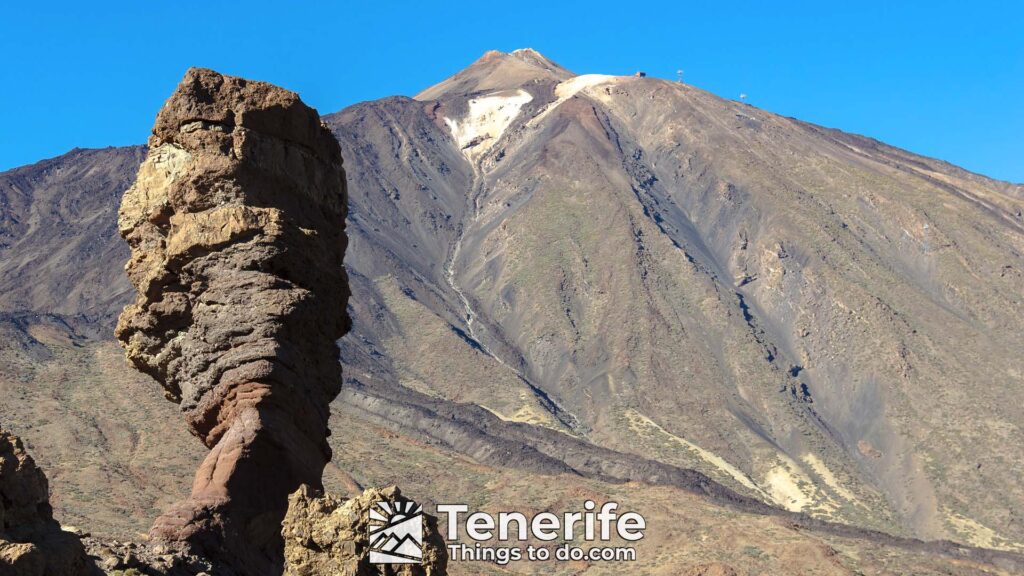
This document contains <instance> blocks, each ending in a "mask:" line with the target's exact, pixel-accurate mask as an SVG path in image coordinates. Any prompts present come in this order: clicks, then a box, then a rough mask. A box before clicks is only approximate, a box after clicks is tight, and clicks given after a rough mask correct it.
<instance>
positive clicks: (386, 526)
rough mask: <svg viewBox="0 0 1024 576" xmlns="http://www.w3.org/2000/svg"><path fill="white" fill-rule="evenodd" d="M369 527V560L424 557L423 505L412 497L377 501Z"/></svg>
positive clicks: (407, 560) (409, 560) (399, 560)
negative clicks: (401, 499) (402, 499)
mask: <svg viewBox="0 0 1024 576" xmlns="http://www.w3.org/2000/svg"><path fill="white" fill-rule="evenodd" d="M367 531H368V532H369V536H370V564H419V563H421V562H422V561H423V507H422V506H420V505H419V504H417V503H415V502H413V501H412V500H406V501H404V502H383V501H382V502H377V503H376V504H374V506H373V507H372V508H370V522H369V525H368V526H367Z"/></svg>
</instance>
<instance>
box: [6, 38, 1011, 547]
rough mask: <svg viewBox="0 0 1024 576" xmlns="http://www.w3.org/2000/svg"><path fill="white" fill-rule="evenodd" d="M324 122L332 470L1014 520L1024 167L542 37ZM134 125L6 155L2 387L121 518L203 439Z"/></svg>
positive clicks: (97, 498) (955, 522) (738, 503)
mask: <svg viewBox="0 0 1024 576" xmlns="http://www.w3.org/2000/svg"><path fill="white" fill-rule="evenodd" d="M323 120H324V122H325V123H326V124H327V125H328V126H329V127H330V128H331V130H332V131H333V132H334V134H335V135H336V137H337V139H338V141H339V143H340V144H341V148H342V156H343V157H344V158H345V163H346V166H345V169H346V172H347V174H348V178H349V193H350V207H349V216H348V234H349V236H350V246H349V251H348V254H347V257H346V268H347V270H348V273H349V276H350V281H351V286H352V292H353V296H352V298H351V300H350V314H351V316H352V319H353V330H352V332H351V333H350V334H349V335H348V336H346V337H345V338H344V339H343V340H342V341H341V345H342V358H341V361H342V363H343V364H344V365H345V376H346V383H345V387H344V389H343V391H342V394H341V396H340V397H339V399H338V400H337V401H336V402H335V404H334V409H335V418H336V419H340V422H332V424H331V428H332V429H333V430H335V436H334V437H333V438H332V445H333V446H334V449H335V450H334V451H335V454H336V456H335V461H334V462H333V463H332V464H331V466H330V467H329V470H328V473H329V475H330V476H329V478H328V480H329V481H333V482H334V483H335V484H337V485H343V486H345V485H347V486H350V487H354V486H356V485H357V484H360V483H363V484H365V483H373V484H378V485H379V484H385V483H388V482H397V483H400V484H401V485H402V486H403V488H404V489H405V492H407V493H409V494H415V493H416V490H415V489H414V488H415V487H417V486H421V487H422V490H421V492H422V493H423V495H424V496H423V497H424V498H436V499H438V500H443V499H444V498H445V497H452V498H454V497H455V496H462V495H465V494H467V493H472V492H473V491H476V490H481V489H482V490H484V491H486V492H488V493H489V494H490V497H492V498H495V500H494V501H495V502H498V503H499V504H500V503H501V502H502V500H500V499H498V498H499V495H500V494H505V495H506V496H505V499H506V500H507V499H508V498H510V496H508V494H509V492H507V491H508V490H512V488H509V487H508V486H510V485H515V484H516V483H517V482H519V483H521V485H520V486H519V488H518V490H520V491H521V493H520V492H514V493H515V494H517V495H518V496H517V497H518V498H519V500H517V501H521V502H531V500H530V499H529V498H527V495H528V494H532V495H533V502H534V503H533V505H535V506H538V507H543V506H544V505H549V504H551V501H550V500H549V499H548V500H545V499H544V497H543V492H542V493H540V494H536V493H533V490H534V489H530V488H527V487H525V486H526V485H531V483H532V485H533V486H536V487H538V488H536V489H540V488H539V487H540V486H548V487H550V486H551V485H552V484H551V483H552V482H553V480H551V479H553V478H560V479H563V480H560V481H559V482H567V483H568V484H567V485H571V486H576V487H577V488H576V490H577V492H578V493H580V494H582V493H587V492H588V491H598V492H601V491H604V493H605V494H615V493H620V492H621V491H625V492H631V493H632V494H633V496H632V497H633V498H634V499H639V500H643V499H644V498H648V500H649V501H650V500H651V499H654V500H658V501H659V502H661V501H662V500H659V498H669V496H666V495H665V494H666V493H661V492H658V491H659V490H669V491H671V490H675V491H679V493H683V492H696V493H698V494H700V497H699V498H698V500H695V501H693V502H698V501H699V502H700V503H699V504H694V503H693V502H691V501H690V500H686V502H690V504H685V505H684V506H683V507H684V508H686V509H688V510H691V511H693V510H695V509H696V508H700V510H701V512H700V513H698V512H692V513H693V514H695V515H696V517H700V518H704V519H707V518H708V517H713V516H715V515H716V514H718V512H714V510H740V511H741V512H742V513H743V514H754V515H758V517H760V516H761V515H764V514H767V515H768V516H767V517H771V516H772V514H775V513H774V512H772V511H771V510H784V511H788V512H791V513H796V514H790V515H783V516H779V517H782V518H789V519H790V520H792V521H795V522H798V523H804V525H808V526H818V527H820V526H825V528H824V530H825V531H826V532H827V533H831V534H834V533H836V529H835V526H836V525H845V526H853V527H857V529H860V530H865V529H871V530H877V531H881V532H884V533H887V534H890V535H893V536H896V537H913V538H920V539H925V540H935V539H949V540H953V541H956V542H960V543H964V544H970V545H974V546H980V547H985V548H994V549H1003V550H1010V551H1013V550H1017V551H1020V550H1024V544H1022V543H1024V517H1022V514H1024V512H1022V510H1024V486H1022V485H1021V484H1020V482H1019V478H1021V477H1022V476H1024V429H1022V427H1021V423H1022V422H1024V334H1022V333H1021V331H1020V328H1019V327H1020V326H1021V322H1022V320H1024V282H1022V280H1024V277H1022V270H1024V186H1021V185H1015V184H1010V183H1006V182H1000V181H996V180H992V179H989V178H986V177H983V176H980V175H977V174H972V173H970V172H967V171H965V170H962V169H960V168H957V167H955V166H952V165H950V164H947V163H945V162H941V161H938V160H933V159H929V158H924V157H921V156H917V155H914V154H912V153H909V152H906V151H903V150H899V149H896V148H893V147H890V146H887V145H885V144H883V143H881V142H878V141H875V140H872V139H869V138H865V137H862V136H856V135H851V134H847V133H844V132H840V131H837V130H832V129H827V128H822V127H819V126H815V125H812V124H807V123H805V122H801V121H799V120H795V119H791V118H785V117H781V116H778V115H775V114H772V113H769V112H766V111H764V110H760V109H758V108H755V107H752V106H749V105H747V104H744V103H740V102H734V101H730V100H725V99H722V98H719V97H717V96H714V95H712V94H709V93H707V92H704V91H702V90H699V89H697V88H695V87H693V86H690V85H687V84H682V83H678V82H669V81H665V80H660V79H655V78H641V77H636V76H609V75H601V74H585V75H576V74H574V73H572V72H569V71H568V70H566V69H564V68H562V67H561V66H559V65H557V64H556V63H554V62H552V61H551V60H548V59H547V58H545V57H544V56H542V55H541V54H539V53H537V52H535V51H533V50H517V51H515V52H512V53H509V54H505V53H501V52H493V51H492V52H488V53H487V54H485V55H484V56H483V57H481V58H480V59H479V60H477V61H476V62H475V63H473V64H472V65H471V66H469V67H468V68H466V69H465V70H463V71H462V72H459V73H458V74H456V75H455V76H453V77H451V78H449V79H447V80H445V81H443V82H441V83H440V84H437V85H435V86H433V87H430V88H428V89H426V90H424V91H423V92H421V93H420V94H418V95H417V96H416V97H415V98H407V97H391V98H385V99H382V100H377V101H372V102H364V103H360V104H357V105H354V106H351V107H349V108H346V109H345V110H342V111H341V112H338V113H336V114H330V115H327V116H325V117H324V118H323ZM144 154H145V151H144V150H143V149H142V148H138V147H134V148H118V149H105V150H76V151H73V152H71V153H69V154H67V155H65V156H62V157H60V158H55V159H52V160H46V161H43V162H40V163H38V164H35V165H32V166H27V167H23V168H18V169H15V170H11V171H9V172H6V173H3V174H0V286H2V287H3V290H2V292H0V310H2V313H3V325H2V327H0V328H2V329H3V330H4V331H5V333H6V334H7V337H6V338H5V339H4V341H3V342H4V343H3V344H2V345H0V346H2V348H3V351H2V354H3V357H4V358H5V362H4V365H3V366H4V367H3V368H2V370H0V390H3V394H2V396H0V419H2V420H3V421H4V422H5V424H6V425H7V426H8V427H9V428H11V429H13V430H14V431H15V432H17V433H18V434H19V435H20V436H22V437H24V438H26V439H28V440H29V441H30V442H31V443H32V444H34V445H35V447H34V450H35V454H34V455H35V456H36V459H37V461H39V462H40V464H41V465H42V466H43V468H44V469H46V470H47V472H48V474H49V475H50V477H51V485H52V486H53V490H54V493H55V495H56V496H57V498H56V499H55V502H54V504H55V508H56V510H57V512H58V515H60V514H63V515H64V516H65V517H68V519H69V520H70V521H73V522H77V521H78V519H79V518H82V517H83V516H87V517H90V518H95V517H100V518H103V519H104V522H103V523H101V524H102V527H103V528H105V529H107V530H109V531H111V532H113V533H130V532H131V531H134V530H139V529H140V528H141V527H142V526H145V525H146V523H147V522H146V518H147V517H146V515H147V514H150V513H151V512H152V511H153V510H155V509H157V508H159V507H160V506H161V505H162V504H165V503H166V502H168V501H172V500H174V499H175V498H176V496H178V495H179V494H180V493H183V492H184V488H183V487H182V486H183V485H184V483H185V481H186V480H185V478H186V477H187V475H188V474H189V471H190V470H192V469H193V468H194V464H195V459H197V458H198V454H197V453H195V451H194V450H192V449H191V448H190V446H191V443H190V442H189V440H188V439H187V438H182V437H181V436H182V434H181V433H171V432H169V431H168V430H167V428H172V427H173V426H172V425H169V424H163V423H162V422H163V420H162V419H164V418H166V419H167V420H168V421H173V420H174V418H175V416H174V415H173V414H170V415H169V413H171V412H173V407H165V406H163V401H162V400H160V399H158V398H156V397H157V396H158V394H157V390H156V387H155V386H156V385H155V384H152V383H149V382H146V381H145V380H143V379H141V378H138V377H136V376H134V375H133V374H131V373H130V372H131V371H130V369H129V368H127V367H126V366H124V365H123V364H122V363H121V361H120V356H119V353H118V351H117V349H116V346H115V345H113V344H112V343H111V342H110V340H111V325H112V321H113V318H115V317H116V315H117V313H118V312H119V310H120V308H121V307H122V306H123V305H124V304H125V303H126V302H127V300H128V299H129V296H128V295H129V289H128V284H127V281H126V280H125V279H124V277H123V273H122V272H121V267H122V266H123V263H124V261H125V260H126V259H127V252H126V249H125V248H124V247H122V246H121V243H120V241H119V239H118V238H117V235H116V206H117V200H118V198H119V196H120V194H121V192H123V190H124V189H126V188H127V186H128V185H129V184H130V181H131V178H132V176H133V172H134V168H135V167H136V166H137V165H138V163H139V162H140V161H141V159H142V157H143V155H144ZM178 446H181V447H182V449H181V451H175V452H174V453H173V455H171V456H169V458H170V459H171V460H163V459H161V458H160V457H159V456H158V455H159V454H161V453H162V451H167V450H170V447H175V448H176V447H178ZM149 466H153V467H155V469H156V470H158V471H157V472H147V473H142V472H141V470H144V469H148V468H147V467H149ZM335 466H336V468H335ZM565 478H571V479H573V480H571V481H570V480H564V479H565ZM332 479H333V480H332ZM499 479H500V480H499ZM499 482H500V483H501V486H499V485H498V483H499ZM62 486H63V487H64V488H62ZM597 486H600V487H602V488H598V487H597ZM549 489H550V488H549ZM552 490H553V489H552ZM570 492H571V490H570ZM552 493H553V492H552ZM575 493H576V492H573V494H575ZM655 494H657V496H654V495H655ZM552 497H554V496H552ZM562 497H568V496H566V495H565V494H563V495H562ZM452 498H449V499H452ZM671 498H682V497H678V496H672V497H671ZM687 498H688V497H687ZM542 500H543V502H541V501H542ZM677 501H678V500H677ZM705 502H710V504H706V503H705ZM720 506H724V507H725V508H720ZM708 510H713V511H712V512H709V511H708ZM149 517H151V516H149ZM794 519H795V520H794ZM708 523H709V524H715V523H714V522H712V521H710V520H708ZM826 523H827V524H826ZM754 524H756V522H754ZM90 525H93V524H90ZM828 526H832V528H828ZM762 528H763V527H762ZM762 528H758V530H761V531H760V532H758V534H759V535H761V536H764V535H765V534H768V533H769V531H767V530H766V529H762ZM830 531H831V532H830ZM680 534H681V533H680ZM680 534H677V535H676V537H682V536H681V535H680ZM844 534H845V533H844ZM864 534H867V532H864ZM844 537H845V536H844ZM659 538H663V539H664V542H663V543H667V544H669V545H674V544H673V542H672V539H671V538H669V537H667V536H661V537H659ZM869 540H870V538H869ZM830 546H838V547H839V548H840V549H842V546H839V545H837V544H834V543H833V544H830ZM748 556H749V555H748ZM868 556H870V554H869V555H868ZM729 558H732V560H731V561H732V562H733V563H734V564H735V563H740V564H742V563H744V562H748V561H751V562H752V561H753V560H751V559H750V558H747V557H744V556H743V555H742V554H739V555H738V558H739V559H736V557H733V556H729ZM776 560H780V561H781V557H780V558H776ZM865 562H867V560H865Z"/></svg>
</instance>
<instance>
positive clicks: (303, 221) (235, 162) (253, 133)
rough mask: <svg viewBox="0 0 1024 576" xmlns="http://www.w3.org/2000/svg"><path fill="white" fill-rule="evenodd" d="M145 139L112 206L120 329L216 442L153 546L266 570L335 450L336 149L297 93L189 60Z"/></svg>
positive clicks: (341, 181) (341, 287) (339, 327)
mask: <svg viewBox="0 0 1024 576" xmlns="http://www.w3.org/2000/svg"><path fill="white" fill-rule="evenodd" d="M148 144H149V155H148V157H147V158H146V161H145V162H144V163H143V164H142V166H141V167H140V168H139V172H138V176H137V179H136V181H135V184H134V185H133V186H132V187H131V188H130V189H129V190H128V191H127V192H125V194H124V197H123V199H122V202H121V208H120V212H119V220H118V226H119V231H120V233H121V236H122V237H123V238H124V239H125V240H126V241H127V242H128V244H129V246H130V247H131V259H130V261H129V262H128V265H127V266H126V270H127V273H128V278H129V280H130V281H131V283H132V284H133V285H134V286H135V288H136V289H137V291H138V295H137V298H136V300H135V302H134V303H133V304H131V305H129V306H127V307H126V308H125V310H124V312H123V313H122V315H121V317H120V319H119V321H118V325H117V329H116V335H117V337H118V339H119V340H120V341H121V342H122V344H123V346H124V348H125V351H126V354H127V357H128V359H129V360H130V361H131V362H132V363H133V364H134V365H135V366H136V367H137V368H138V369H139V370H141V371H143V372H145V373H147V374H149V375H151V376H152V377H153V378H155V379H156V380H157V381H158V382H159V383H160V384H161V385H162V386H163V388H164V391H165V394H166V396H167V398H168V399H170V400H172V401H174V402H178V403H179V404H180V406H181V411H182V413H183V414H184V416H185V421H186V423H187V424H188V427H189V430H190V431H191V432H192V434H194V435H195V436H196V437H197V438H199V439H200V440H201V441H202V442H203V443H204V444H205V445H206V446H207V447H209V448H210V449H211V451H210V454H209V455H208V457H207V458H206V459H205V460H204V461H203V463H202V465H201V466H200V468H199V470H198V472H197V473H196V476H195V481H194V484H193V488H192V493H191V496H190V497H189V498H188V499H187V500H185V501H183V502H181V503H179V504H178V505H176V506H174V507H173V508H172V509H170V510H168V511H167V512H165V513H164V514H163V515H162V516H161V517H160V518H159V519H157V521H156V523H155V525H154V526H153V528H152V536H154V537H155V538H157V539H160V540H166V541H179V542H188V543H190V544H191V545H192V546H193V547H194V549H195V550H196V551H197V552H198V553H200V554H203V555H205V556H207V557H211V558H215V559H217V560H219V561H222V562H225V563H226V564H228V565H229V566H232V567H234V568H235V569H236V570H237V571H239V572H240V573H243V574H265V573H268V572H270V571H273V570H277V569H280V568H281V567H282V566H283V559H282V558H283V557H282V550H283V543H282V539H281V535H280V526H281V520H282V518H283V517H284V514H285V510H286V509H287V505H288V495H289V494H290V493H292V492H294V491H295V490H296V489H297V488H298V487H299V486H300V485H301V484H307V485H310V486H314V487H319V486H320V485H321V475H322V472H323V468H324V465H325V464H326V463H327V462H328V461H329V460H330V458H331V450H330V448H329V446H328V443H327V436H328V435H329V430H328V428H327V419H328V416H329V407H328V405H329V403H330V401H331V400H332V399H333V398H334V397H335V396H336V395H337V394H338V392H339V390H340V388H341V368H340V366H339V363H338V349H337V345H336V341H337V339H338V338H340V337H341V336H342V335H343V334H345V333H346V332H347V331H348V329H349V325H350V321H349V318H348V315H347V314H346V311H345V307H346V303H347V300H348V296H349V289H348V282H347V278H346V275H345V271H344V269H343V267H342V259H343V256H344V253H345V247H346V236H345V224H344V223H345V215H346V189H345V174H344V171H343V169H342V159H341V155H340V152H339V148H338V144H337V142H336V141H335V140H334V138H333V136H332V135H331V133H330V132H329V131H328V130H327V129H326V128H325V127H323V125H321V123H320V119H319V116H318V114H317V112H316V110H314V109H312V108H310V107H308V106H306V105H305V104H303V103H302V101H301V100H300V99H299V97H298V96H297V95H296V94H294V93H292V92H289V91H287V90H283V89H281V88H278V87H276V86H273V85H271V84H267V83H264V82H254V81H248V80H244V79H241V78H234V77H230V76H223V75H221V74H218V73H216V72H213V71H211V70H204V69H195V68H194V69H191V70H189V71H188V73H187V74H186V75H185V78H184V79H183V80H182V82H181V84H179V86H178V88H177V89H176V90H175V92H174V94H173V95H172V96H171V97H170V99H169V100H167V102H166V103H165V104H164V106H163V108H162V109H161V110H160V112H159V114H158V116H157V119H156V123H155V125H154V127H153V134H152V136H151V137H150V139H149V143H148Z"/></svg>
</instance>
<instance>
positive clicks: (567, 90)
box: [555, 74, 623, 102]
mask: <svg viewBox="0 0 1024 576" xmlns="http://www.w3.org/2000/svg"><path fill="white" fill-rule="evenodd" d="M621 78H623V77H622V76H609V75H608V74H581V75H579V76H573V77H572V78H569V79H568V80H566V81H565V82H559V83H558V86H555V96H557V97H558V99H559V100H560V101H561V102H565V101H566V100H568V99H569V98H572V97H573V96H575V95H576V93H577V92H579V91H580V90H583V89H585V88H590V87H591V86H597V85H598V84H604V83H605V82H611V81H613V80H619V79H621Z"/></svg>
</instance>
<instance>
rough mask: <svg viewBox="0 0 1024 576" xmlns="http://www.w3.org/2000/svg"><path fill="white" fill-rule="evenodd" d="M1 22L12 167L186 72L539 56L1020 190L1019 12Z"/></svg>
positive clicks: (444, 8) (431, 69) (604, 6)
mask: <svg viewBox="0 0 1024 576" xmlns="http://www.w3.org/2000/svg"><path fill="white" fill-rule="evenodd" d="M826 4H830V5H832V6H830V7H825V5H826ZM0 14H2V16H0V54H2V55H3V63H2V65H0V130H2V132H0V135H2V137H0V170H2V169H7V168H10V167H13V166H17V165H21V164H26V163H30V162H34V161H36V160H39V159H42V158H46V157H51V156H55V155H58V154H61V153H64V152H66V151H67V150H69V149H70V148H73V147H76V146H80V147H100V146H107V145H124V144H134V143H142V142H144V141H145V139H146V137H147V135H148V132H149V128H150V126H151V124H152V121H153V117H154V115H155V113H156V111H157V110H158V108H159V107H160V104H161V103H162V102H163V100H164V99H165V98H166V97H167V96H168V95H169V94H170V92H171V91H172V90H173V88H174V86H175V84H177V82H178V80H179V79H180V78H181V75H182V74H183V73H184V72H185V70H186V69H187V68H188V67H189V66H206V67H210V68H214V69H217V70H219V71H222V72H225V73H229V74H235V75H241V76H246V77H250V78H257V79H261V80H268V81H271V82H274V83H276V84H280V85H282V86H285V87H287V88H290V89H292V90H295V91H297V92H299V93H300V94H301V95H302V97H303V99H304V100H306V101H307V102H308V103H310V104H312V105H313V106H316V107H317V108H318V109H319V110H320V112H321V113H328V112H334V111H337V110H339V109H341V108H343V107H345V106H347V105H349V104H352V103H354V102H358V101H361V100H368V99H374V98H380V97H383V96H388V95H393V94H406V95H413V94H415V93H416V92H418V91H419V90H421V89H422V88H424V87H426V86H429V85H431V84H433V83H435V82H437V81H440V80H441V79H443V78H445V77H447V76H449V75H451V74H453V73H455V72H457V71H458V70H460V69H461V68H463V67H465V66H466V65H468V64H469V63H470V62H472V61H473V60H475V59H476V58H477V57H478V56H480V54H482V53H483V52H484V51H486V50H488V49H491V48H494V49H498V50H503V51H510V50H513V49H516V48H521V47H532V48H535V49H537V50H539V51H540V52H542V53H544V54H545V55H546V56H548V57H549V58H551V59H553V60H555V61H556V62H559V63H560V64H562V65H563V66H565V67H567V68H569V69H571V70H573V71H576V72H579V73H584V72H604V73H632V72H634V71H636V70H638V69H642V70H645V71H647V73H648V74H650V75H652V76H661V77H666V78H674V77H675V71H676V69H678V68H682V69H684V70H685V80H686V81H687V82H688V83H690V84H693V85H695V86H698V87H700V88H703V89H706V90H710V91H711V92H714V93H716V94H718V95H721V96H725V97H729V98H735V97H737V96H738V95H739V93H741V92H745V93H747V94H748V95H749V102H750V103H752V104H754V105H756V106H759V107H762V108H765V109H767V110H771V111H774V112H778V113H781V114H785V115H788V116H795V117H798V118H801V119H804V120H808V121H811V122H815V123H818V124H823V125H826V126H832V127H836V128H841V129H843V130H847V131H851V132H857V133H861V134H866V135H869V136H873V137H876V138H879V139H881V140H884V141H886V142H889V143H891V144H894V145H897V146H900V147H903V148H907V149H909V150H912V151H914V152H918V153H922V154H926V155H929V156H935V157H938V158H942V159H944V160H949V161H951V162H953V163H955V164H959V165H961V166H964V167H965V168H968V169H970V170H974V171H977V172H981V173H983V174H987V175H990V176H994V177H997V178H1000V179H1004V180H1011V181H1014V182H1024V29H1022V25H1024V2H1019V1H1011V0H1008V1H1006V2H989V1H981V0H971V1H968V2H946V1H901V2H894V1H890V2H786V1H783V0H775V1H763V2H743V1H738V0H736V1H731V2H730V1H724V0H718V1H714V2H712V1H707V2H684V1H677V2H665V3H662V4H659V3H658V2H623V1H605V0H594V1H591V2H586V3H571V2H555V1H551V0H548V1H546V2H526V1H493V0H492V1H485V0H478V1H476V2H446V1H443V0H442V1H440V2H404V1H382V0H379V1H377V2H375V3H373V5H371V3H370V2H360V3H354V2H353V3H326V2H324V3H312V2H299V1H295V2H289V1H284V0H282V1H279V2H266V1H252V2H246V3H243V2H226V1H217V0H207V1H202V2H200V1H192V0H170V1H166V2H152V1H149V0H131V1H111V2H66V1H63V0H54V1H52V2H22V1H15V2H8V3H5V5H4V7H3V8H2V9H0Z"/></svg>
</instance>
